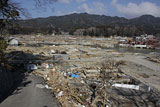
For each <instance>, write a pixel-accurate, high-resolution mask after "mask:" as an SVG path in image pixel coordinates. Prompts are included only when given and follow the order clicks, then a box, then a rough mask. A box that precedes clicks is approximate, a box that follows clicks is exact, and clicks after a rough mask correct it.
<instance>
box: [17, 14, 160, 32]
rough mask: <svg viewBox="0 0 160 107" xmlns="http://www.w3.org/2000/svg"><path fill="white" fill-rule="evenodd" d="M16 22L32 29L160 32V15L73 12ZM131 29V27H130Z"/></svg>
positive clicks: (22, 26)
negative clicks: (108, 29)
mask: <svg viewBox="0 0 160 107" xmlns="http://www.w3.org/2000/svg"><path fill="white" fill-rule="evenodd" d="M16 23H18V24H19V25H20V27H21V28H32V29H55V28H58V29H61V30H63V31H66V32H71V31H76V30H77V29H88V28H90V27H97V26H104V27H111V28H114V29H116V28H117V27H118V29H119V30H120V28H122V29H123V30H125V29H127V28H131V30H132V28H134V30H135V28H136V30H138V31H139V32H141V33H147V34H160V17H154V16H152V15H143V16H140V17H137V18H132V19H127V18H124V17H117V16H115V17H111V16H105V15H93V14H88V13H73V14H69V15H64V16H50V17H47V18H35V19H27V20H19V21H17V22H16ZM128 30H129V29H128Z"/></svg>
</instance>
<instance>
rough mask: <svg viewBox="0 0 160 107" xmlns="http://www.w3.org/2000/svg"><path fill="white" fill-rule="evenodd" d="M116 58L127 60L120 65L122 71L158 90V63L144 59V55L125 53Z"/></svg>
mask: <svg viewBox="0 0 160 107" xmlns="http://www.w3.org/2000/svg"><path fill="white" fill-rule="evenodd" d="M116 60H124V61H127V63H126V65H123V66H121V69H122V71H123V72H124V73H126V74H128V75H130V76H132V77H135V78H136V79H138V80H140V81H141V82H143V83H145V84H146V85H149V86H151V87H154V88H156V89H158V90H159V91H160V86H159V84H160V65H159V64H157V63H154V62H151V61H148V60H146V59H145V57H144V56H136V55H125V56H124V57H119V58H116Z"/></svg>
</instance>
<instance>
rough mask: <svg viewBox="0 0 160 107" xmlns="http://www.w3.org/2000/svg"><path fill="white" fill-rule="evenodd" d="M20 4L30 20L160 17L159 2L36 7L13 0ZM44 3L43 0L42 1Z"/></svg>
mask: <svg viewBox="0 0 160 107" xmlns="http://www.w3.org/2000/svg"><path fill="white" fill-rule="evenodd" d="M13 1H16V2H17V3H20V5H21V7H24V8H26V9H27V10H28V12H29V13H30V14H31V17H32V18H36V17H48V16H61V15H66V14H71V13H84V12H87V13H90V14H99V15H107V16H122V17H127V18H133V17H137V16H141V15H144V14H150V15H153V16H156V17H160V0H53V1H57V2H52V3H47V4H46V5H43V8H42V7H36V6H35V1H34V0H13ZM44 1H45V0H44Z"/></svg>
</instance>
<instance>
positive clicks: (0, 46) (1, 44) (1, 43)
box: [0, 37, 7, 64]
mask: <svg viewBox="0 0 160 107" xmlns="http://www.w3.org/2000/svg"><path fill="white" fill-rule="evenodd" d="M6 48H7V42H6V41H5V40H4V39H3V38H2V37H1V38H0V64H1V63H2V62H4V56H5V54H4V51H5V49H6Z"/></svg>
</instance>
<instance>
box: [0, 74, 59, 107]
mask: <svg viewBox="0 0 160 107" xmlns="http://www.w3.org/2000/svg"><path fill="white" fill-rule="evenodd" d="M37 84H44V80H43V78H41V77H37V76H34V75H29V76H27V77H26V79H25V80H24V81H23V82H22V83H21V85H20V86H19V87H18V88H17V89H16V90H15V91H14V92H13V93H12V95H10V96H9V97H8V98H6V99H5V100H4V101H3V102H2V103H1V104H0V107H59V105H58V103H57V101H56V99H55V97H53V95H52V94H51V91H50V90H48V89H46V88H40V87H37Z"/></svg>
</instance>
